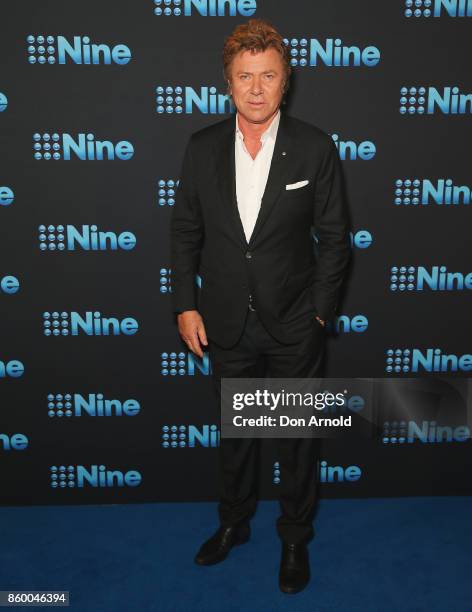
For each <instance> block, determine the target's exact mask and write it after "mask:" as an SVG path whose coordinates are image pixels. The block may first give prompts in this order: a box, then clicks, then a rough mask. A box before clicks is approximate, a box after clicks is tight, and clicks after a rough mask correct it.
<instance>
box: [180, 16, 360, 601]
mask: <svg viewBox="0 0 472 612" xmlns="http://www.w3.org/2000/svg"><path fill="white" fill-rule="evenodd" d="M223 60H224V75H225V79H226V82H227V85H228V93H229V94H230V95H231V96H232V99H233V102H234V105H235V107H236V111H237V112H236V117H234V116H232V117H230V118H229V119H225V120H223V121H220V122H218V123H216V124H214V125H211V126H209V127H206V128H204V129H202V130H200V131H198V132H196V133H194V134H193V135H192V136H191V137H190V140H189V143H188V145H187V148H186V151H185V155H184V161H183V166H182V172H181V175H180V182H179V187H178V190H177V194H176V202H175V205H174V208H173V211H172V220H171V265H172V297H173V308H174V311H175V312H176V313H178V314H177V323H178V329H179V332H180V335H181V337H182V339H183V340H184V341H185V342H186V344H187V346H188V347H189V348H190V350H192V351H193V352H194V353H195V354H196V355H198V356H200V357H202V356H203V351H202V345H203V346H208V349H209V355H210V361H211V364H212V373H213V381H214V383H215V389H216V392H217V394H218V397H219V399H220V395H219V393H220V391H219V386H220V385H219V383H220V380H221V377H233V378H235V377H246V378H250V377H259V376H264V375H270V376H272V377H275V378H283V377H287V378H289V377H294V378H302V377H309V378H315V377H319V376H320V372H321V366H322V357H323V352H324V344H325V330H324V326H325V323H326V320H328V319H330V318H331V317H333V315H334V313H335V309H336V306H337V302H338V299H339V290H340V287H341V283H342V280H343V277H344V274H345V270H346V267H347V263H348V259H349V255H350V241H349V229H348V220H347V213H346V207H345V201H344V197H343V193H342V185H341V169H340V161H339V157H338V154H337V149H336V147H335V145H334V143H333V140H332V139H331V138H330V137H329V136H328V135H327V134H326V133H325V132H323V131H322V130H321V129H319V128H317V127H315V126H313V125H310V124H308V123H305V122H303V121H300V120H298V119H295V118H293V117H289V116H288V115H286V114H285V113H283V112H281V110H280V107H281V104H282V101H283V97H284V94H285V93H286V91H287V89H288V84H289V77H290V72H291V67H290V56H289V51H288V49H287V47H286V45H285V44H284V42H283V39H282V37H281V36H280V34H279V33H278V32H277V31H276V30H275V29H274V28H273V27H272V26H271V25H270V24H268V23H267V22H266V21H263V20H260V19H251V20H249V21H248V22H247V23H246V24H243V25H239V26H237V27H236V28H235V30H234V31H233V33H232V34H231V35H230V36H229V37H228V38H227V39H226V41H225V45H224V51H223ZM313 230H314V232H315V234H316V241H317V244H316V245H315V240H314V238H313ZM315 246H316V251H317V257H315V248H314V247H315ZM197 273H199V274H200V276H201V278H202V283H201V288H198V287H197V285H196V280H195V279H196V274H197ZM258 443H259V439H230V438H222V439H221V442H220V448H219V469H220V472H219V475H220V491H219V493H220V503H219V506H218V511H219V518H220V526H219V528H218V530H217V531H216V533H214V535H213V536H212V537H211V538H210V539H209V540H207V541H206V542H205V543H204V544H203V545H202V547H201V548H200V550H199V552H198V554H197V556H196V557H195V561H196V562H197V563H199V564H202V565H209V564H213V563H217V562H219V561H222V560H223V559H224V558H225V557H226V556H227V554H228V552H229V551H230V549H231V547H232V546H234V545H236V544H241V543H243V542H246V541H247V540H248V539H249V535H250V527H249V519H250V518H251V516H252V515H253V513H254V511H255V508H256V503H257V496H256V493H257V490H256V489H257V468H258V451H259V444H258ZM277 443H278V448H277V451H278V459H279V464H280V471H281V483H280V485H279V486H280V507H281V516H280V517H279V518H278V520H277V532H278V535H279V537H280V538H281V540H282V551H281V563H280V572H279V586H280V589H281V590H282V591H283V592H285V593H296V592H298V591H300V590H301V589H303V588H304V587H305V586H306V584H307V583H308V581H309V575H310V572H309V559H308V552H307V547H306V544H307V541H308V540H309V539H311V538H312V537H313V526H312V520H313V513H314V506H315V501H316V493H315V485H316V473H315V472H316V469H315V465H316V453H317V450H318V443H319V439H314V438H309V439H293V438H291V439H278V440H277Z"/></svg>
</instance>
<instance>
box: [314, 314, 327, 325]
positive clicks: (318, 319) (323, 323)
mask: <svg viewBox="0 0 472 612" xmlns="http://www.w3.org/2000/svg"><path fill="white" fill-rule="evenodd" d="M315 319H316V320H317V321H319V322H320V323H321V325H322V326H323V327H324V325H325V322H324V321H323V319H320V317H318V316H316V317H315Z"/></svg>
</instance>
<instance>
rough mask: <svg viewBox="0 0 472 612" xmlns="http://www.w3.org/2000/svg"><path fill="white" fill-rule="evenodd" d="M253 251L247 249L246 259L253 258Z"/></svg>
mask: <svg viewBox="0 0 472 612" xmlns="http://www.w3.org/2000/svg"><path fill="white" fill-rule="evenodd" d="M251 257H252V253H251V251H246V259H251Z"/></svg>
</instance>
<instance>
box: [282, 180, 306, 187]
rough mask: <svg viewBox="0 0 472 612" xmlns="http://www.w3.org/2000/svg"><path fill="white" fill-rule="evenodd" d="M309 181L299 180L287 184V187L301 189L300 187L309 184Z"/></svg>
mask: <svg viewBox="0 0 472 612" xmlns="http://www.w3.org/2000/svg"><path fill="white" fill-rule="evenodd" d="M308 183H309V181H298V183H291V184H290V185H285V189H299V188H300V187H305V185H308Z"/></svg>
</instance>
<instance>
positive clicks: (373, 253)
mask: <svg viewBox="0 0 472 612" xmlns="http://www.w3.org/2000/svg"><path fill="white" fill-rule="evenodd" d="M0 10H1V20H0V32H1V37H0V49H1V60H0V61H1V70H0V134H1V139H0V228H1V236H2V239H1V243H0V303H1V313H2V316H1V318H0V338H1V342H0V398H1V412H0V465H1V470H0V491H1V493H0V495H1V498H0V501H1V503H3V504H87V503H130V502H143V501H175V500H213V499H216V474H217V471H216V465H217V463H216V462H217V451H218V444H219V440H220V431H219V410H218V406H217V405H216V399H215V396H214V394H213V389H212V382H211V363H210V361H209V359H208V356H207V355H205V356H204V358H203V359H199V358H198V357H196V356H195V355H193V354H191V353H190V352H189V351H188V350H187V348H186V346H185V345H184V344H183V342H182V341H181V339H180V337H179V334H178V331H177V328H176V323H175V318H174V316H173V314H172V310H171V292H172V270H171V269H170V262H169V257H170V247H169V222H170V215H171V212H172V206H173V205H174V201H175V193H176V189H177V188H178V180H179V172H180V168H181V163H182V156H183V151H184V148H185V145H186V142H187V139H188V138H189V136H190V134H191V133H192V132H194V131H196V130H198V129H200V128H202V127H204V126H207V125H209V124H211V123H214V122H216V121H219V120H221V119H223V118H225V117H227V116H229V113H232V112H234V108H233V107H232V105H231V101H230V100H229V99H228V98H227V96H226V95H225V86H224V80H223V72H222V60H221V52H222V46H223V41H224V38H225V37H226V36H227V35H228V34H230V32H231V31H232V30H233V28H234V27H235V26H236V25H237V24H239V23H242V22H244V21H245V20H247V19H248V18H250V17H262V18H266V19H268V20H269V21H271V22H272V23H273V24H274V25H275V26H276V27H277V28H278V29H279V31H280V32H281V33H282V34H283V36H284V37H285V38H286V44H287V45H289V47H290V50H291V55H292V64H293V77H292V82H291V88H290V92H289V96H288V99H287V104H286V105H285V106H284V111H283V112H287V113H289V114H291V115H293V116H295V117H299V118H301V119H303V120H305V121H308V122H311V123H313V124H315V125H317V126H318V127H320V128H321V129H323V130H324V131H326V132H327V133H328V134H330V136H331V137H332V138H333V139H334V141H335V142H336V144H337V147H338V151H339V155H340V158H341V160H342V165H343V170H344V175H345V181H346V191H347V194H348V200H349V208H350V211H351V218H352V228H353V229H352V240H351V243H352V251H353V258H352V267H351V271H350V274H349V278H348V279H347V282H346V285H345V291H344V295H343V299H342V302H341V304H340V308H339V312H338V316H336V318H335V319H334V320H332V321H330V322H329V327H328V346H327V364H326V376H331V377H391V378H395V379H402V378H405V379H406V378H409V377H423V378H425V379H428V380H430V381H431V388H430V391H429V393H430V399H431V401H430V406H431V407H435V410H436V412H435V411H434V410H431V411H430V413H428V411H427V410H426V412H425V413H424V414H423V416H422V417H421V418H420V419H418V418H416V419H412V418H411V419H408V417H405V418H404V419H399V420H396V419H395V418H393V419H391V418H389V417H388V415H385V420H384V422H383V424H382V423H380V425H381V426H380V429H378V430H373V433H372V435H371V436H367V437H362V438H352V439H349V440H345V439H343V440H324V441H323V443H322V453H321V456H320V457H319V459H318V472H319V481H320V483H321V494H322V495H323V496H327V497H350V496H353V497H356V496H357V497H360V496H397V495H454V494H470V493H471V492H472V486H471V479H470V473H471V471H472V459H471V452H470V451H471V442H470V429H469V427H468V423H469V420H468V417H467V414H466V410H465V409H464V408H463V407H464V406H466V399H467V397H468V392H469V379H468V376H469V372H470V370H471V369H472V354H471V353H472V321H471V316H470V313H471V298H470V295H471V289H472V258H471V252H470V245H471V238H470V236H471V189H470V185H471V172H470V159H471V157H470V146H471V145H470V143H471V137H472V131H471V113H472V77H471V73H470V62H469V58H470V54H471V51H472V36H471V26H472V19H471V18H472V1H470V0H469V1H467V0H442V1H441V0H424V1H420V0H418V1H412V0H407V1H406V2H405V0H389V1H388V2H378V1H374V0H359V1H358V2H353V1H352V0H336V1H333V0H316V1H315V2H313V1H312V0H298V1H295V2H289V3H288V2H280V1H276V0H271V1H270V0H173V1H172V0H155V1H153V0H136V1H134V2H126V1H124V0H113V1H111V0H102V1H101V2H92V1H90V0H83V1H81V2H75V3H69V2H68V3H64V2H56V1H52V0H43V1H42V2H40V3H39V2H36V1H33V0H24V1H23V2H21V3H19V4H18V3H17V4H15V3H3V5H2V7H1V9H0ZM196 282H198V278H197V279H196ZM433 383H434V384H433ZM448 394H449V397H452V396H454V397H455V398H456V399H457V398H458V400H460V401H458V402H457V403H454V402H451V403H447V402H446V404H447V405H446V408H445V407H444V405H443V406H442V413H441V410H439V412H438V405H439V404H441V398H442V399H443V398H444V396H445V395H446V396H447V395H448ZM364 399H365V398H362V397H360V396H356V397H354V396H353V397H352V398H350V400H351V401H352V405H353V406H354V405H355V406H356V410H358V411H359V412H360V411H362V410H363V408H364V406H365V401H364ZM423 399H424V398H423ZM443 404H444V402H443ZM452 405H454V406H456V408H455V410H456V413H455V415H454V417H455V418H454V422H452V423H450V422H449V423H448V424H447V425H445V424H444V423H443V422H442V421H441V414H443V415H444V414H445V412H447V410H448V407H450V406H452ZM272 442H273V441H266V440H265V441H264V445H263V461H262V466H261V476H260V478H261V495H262V496H263V497H264V498H266V499H275V498H276V497H277V494H278V485H279V484H280V479H279V471H278V463H277V452H276V446H275V444H273V443H272Z"/></svg>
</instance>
